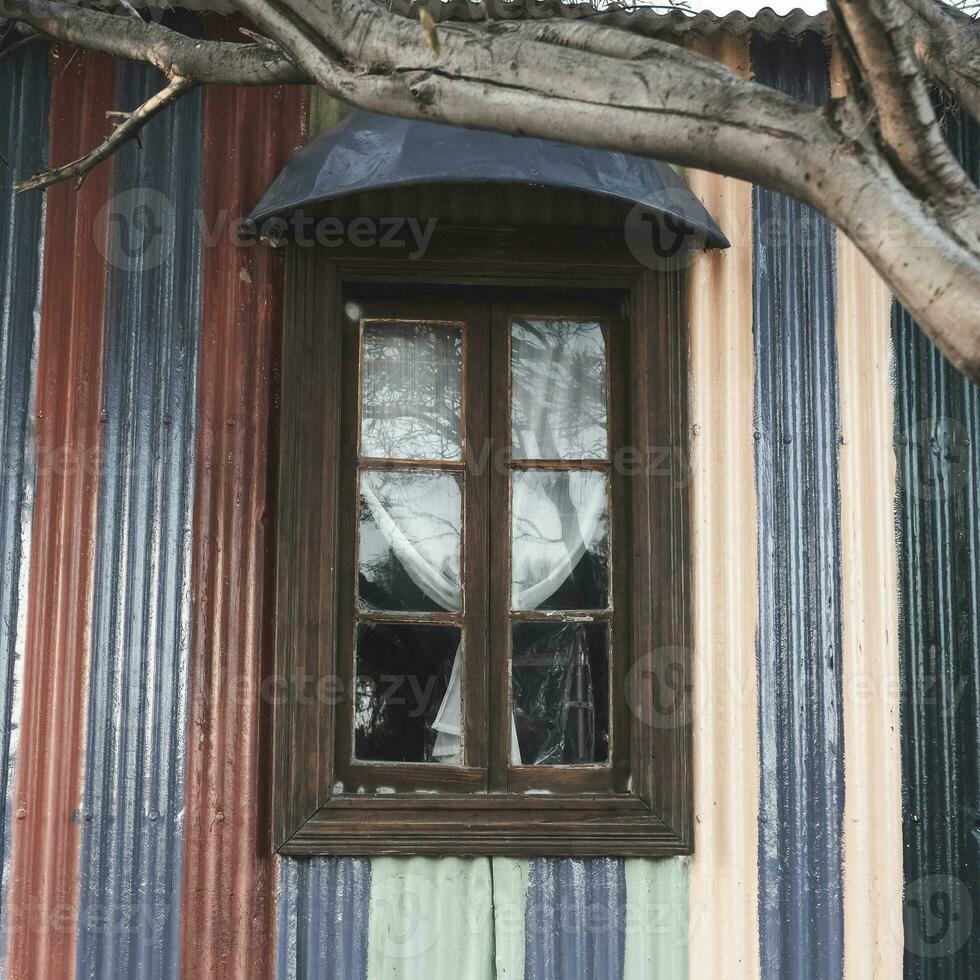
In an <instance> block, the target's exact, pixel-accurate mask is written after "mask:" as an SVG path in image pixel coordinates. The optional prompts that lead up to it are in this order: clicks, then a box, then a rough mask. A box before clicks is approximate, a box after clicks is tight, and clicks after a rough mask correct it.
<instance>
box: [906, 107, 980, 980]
mask: <svg viewBox="0 0 980 980" xmlns="http://www.w3.org/2000/svg"><path fill="white" fill-rule="evenodd" d="M944 121H945V123H946V125H947V127H948V137H949V141H950V143H951V145H952V146H953V148H954V149H955V150H956V152H957V154H958V156H959V158H960V160H961V161H962V162H963V164H964V168H965V169H966V170H967V172H968V173H969V174H970V175H971V176H972V178H973V180H974V181H980V125H978V124H976V123H975V122H972V121H971V120H970V119H969V118H968V117H967V116H966V115H965V114H962V113H957V112H950V111H949V110H948V109H947V111H946V112H944ZM892 337H893V342H894V347H895V448H896V454H897V457H898V496H897V516H898V554H899V563H898V567H899V597H900V606H899V609H900V611H899V652H900V660H899V664H900V671H901V682H902V683H901V717H902V797H903V799H902V803H903V818H904V827H903V831H904V839H905V908H904V913H905V915H904V920H905V922H904V924H905V976H906V977H907V978H910V980H912V978H915V980H939V978H942V980H966V978H972V977H976V976H978V975H980V931H978V929H977V926H976V922H977V916H978V914H980V817H978V814H980V390H978V389H977V387H976V386H975V385H973V384H971V383H970V382H969V381H967V380H966V379H965V378H963V377H962V376H961V375H960V374H958V373H957V371H956V370H955V369H954V368H952V367H951V366H950V365H949V363H948V362H947V361H946V360H945V359H944V358H943V357H942V355H941V354H940V353H939V352H938V351H937V350H936V348H935V347H934V346H933V344H932V343H931V342H930V341H929V340H928V338H927V337H926V336H925V334H923V333H922V332H921V331H920V330H919V328H918V327H917V326H916V324H915V323H914V321H913V320H912V318H911V317H910V316H909V315H908V313H907V312H906V311H905V310H903V309H902V308H901V307H900V306H898V304H896V305H895V306H894V308H893V312H892Z"/></svg>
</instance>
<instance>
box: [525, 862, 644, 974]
mask: <svg viewBox="0 0 980 980" xmlns="http://www.w3.org/2000/svg"><path fill="white" fill-rule="evenodd" d="M525 923H526V926H525V928H526V930H527V947H526V951H525V965H524V976H525V977H526V980H617V978H619V977H622V976H623V952H624V945H625V934H626V877H625V872H624V867H623V861H622V859H618V858H592V859H581V858H577V859H563V860H553V859H550V858H537V859H536V860H533V861H532V862H531V867H530V875H529V878H528V890H527V912H526V919H525Z"/></svg>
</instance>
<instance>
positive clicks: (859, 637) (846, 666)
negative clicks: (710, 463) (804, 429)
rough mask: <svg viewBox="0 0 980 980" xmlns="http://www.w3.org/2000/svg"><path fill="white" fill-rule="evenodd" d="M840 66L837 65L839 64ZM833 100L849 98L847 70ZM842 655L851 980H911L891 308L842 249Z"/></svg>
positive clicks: (876, 282) (848, 248) (885, 294)
mask: <svg viewBox="0 0 980 980" xmlns="http://www.w3.org/2000/svg"><path fill="white" fill-rule="evenodd" d="M835 54H836V53H835ZM831 92H832V94H833V95H834V96H841V95H843V94H844V85H843V81H842V77H841V73H840V64H839V60H838V59H837V58H836V57H834V58H832V61H831ZM837 282H838V302H837V356H838V360H839V372H840V414H841V429H842V434H843V438H844V441H843V445H842V446H841V453H840V500H841V505H840V510H841V514H840V517H841V591H842V608H843V617H844V623H843V635H844V649H843V661H842V668H843V672H844V684H843V689H844V977H845V980H875V978H881V980H892V978H894V977H900V976H901V975H902V960H903V932H902V915H901V908H902V887H903V869H902V758H901V744H900V725H899V677H898V570H897V558H896V552H895V516H894V515H895V453H894V449H893V432H892V406H893V392H892V384H891V308H892V297H891V293H890V292H889V291H888V289H887V288H886V286H885V285H884V283H883V282H882V281H881V279H879V277H878V275H877V273H876V272H875V271H874V270H873V269H872V268H871V266H870V265H869V264H868V262H867V261H866V260H865V258H864V257H863V256H862V255H861V253H860V252H859V251H858V250H857V248H855V247H854V245H852V244H851V242H850V241H849V240H848V239H847V238H846V237H845V236H844V235H843V234H840V233H839V234H838V237H837Z"/></svg>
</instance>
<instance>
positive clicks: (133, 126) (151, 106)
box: [14, 78, 198, 192]
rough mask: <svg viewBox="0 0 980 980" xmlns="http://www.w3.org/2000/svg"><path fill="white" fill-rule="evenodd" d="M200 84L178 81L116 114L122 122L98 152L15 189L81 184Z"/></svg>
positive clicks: (179, 79)
mask: <svg viewBox="0 0 980 980" xmlns="http://www.w3.org/2000/svg"><path fill="white" fill-rule="evenodd" d="M197 84H198V83H197V82H196V81H195V80H194V79H191V78H174V79H173V80H172V81H171V82H170V84H169V85H168V86H167V87H166V88H165V89H163V90H161V91H160V92H157V94H156V95H154V96H153V98H151V99H147V101H146V102H144V103H143V104H142V105H141V106H140V107H139V108H138V109H134V110H133V111H132V112H124V113H112V114H111V115H113V116H120V117H121V118H122V122H120V123H119V124H118V125H117V126H116V127H115V129H113V131H112V133H111V134H110V135H109V136H108V137H107V138H106V139H105V140H103V142H102V143H100V144H99V145H98V146H97V147H96V148H95V149H94V150H91V151H90V152H89V153H86V154H85V156H83V157H79V159H77V160H73V161H72V162H71V163H66V164H65V165H64V166H61V167H55V168H53V169H51V170H42V171H41V172H40V173H38V174H35V175H34V176H33V177H29V178H28V179H27V180H22V181H21V182H20V183H19V184H16V185H15V186H14V190H16V191H18V192H20V191H29V190H36V189H37V188H40V187H49V186H50V185H51V184H56V183H58V181H61V180H69V179H70V178H72V177H77V178H78V183H79V184H81V182H82V181H83V180H84V179H85V175H86V174H87V173H88V172H89V171H90V170H92V169H93V167H96V166H97V165H98V164H100V163H101V162H102V161H103V160H105V159H106V157H108V156H109V155H110V154H112V153H113V152H114V151H115V150H116V149H118V148H119V147H120V146H122V144H123V143H125V142H126V141H127V140H131V139H133V138H134V137H135V136H136V134H137V133H138V132H139V130H140V129H141V128H142V127H143V126H144V125H145V124H146V123H147V122H149V121H150V120H151V119H152V118H153V117H154V116H155V115H156V114H157V113H158V112H161V111H162V110H163V109H165V108H166V107H167V106H168V105H170V103H171V102H176V101H177V99H179V98H180V97H181V96H182V95H185V94H186V93H187V92H190V91H191V90H192V89H194V88H196V87H197Z"/></svg>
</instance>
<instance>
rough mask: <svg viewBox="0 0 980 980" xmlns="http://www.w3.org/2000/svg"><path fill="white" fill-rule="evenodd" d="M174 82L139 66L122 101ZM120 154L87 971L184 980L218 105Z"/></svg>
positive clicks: (99, 569)
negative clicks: (206, 131)
mask: <svg viewBox="0 0 980 980" xmlns="http://www.w3.org/2000/svg"><path fill="white" fill-rule="evenodd" d="M164 82H165V80H164V79H163V77H162V76H161V75H160V74H159V73H158V72H156V71H155V70H152V69H148V68H146V67H144V66H139V65H136V64H134V63H127V62H124V63H121V64H120V65H119V68H118V77H117V83H116V103H117V105H118V106H119V107H120V108H122V109H128V108H132V107H135V106H137V105H139V104H141V103H142V102H144V101H145V100H146V99H147V98H149V97H150V95H151V94H152V93H154V92H156V91H158V90H159V89H160V87H161V86H162V84H164ZM141 143H142V146H139V145H137V144H136V143H130V144H128V145H126V146H125V147H123V148H122V149H121V150H120V151H119V152H118V154H117V155H116V157H115V161H114V163H115V171H114V182H113V193H114V196H113V200H112V205H111V209H112V219H111V237H110V241H109V256H110V260H111V262H112V267H111V269H110V273H109V287H108V294H107V309H106V341H105V344H106V349H105V364H104V368H103V395H102V423H103V427H102V428H103V433H104V435H103V457H102V468H101V473H100V486H99V519H98V530H97V538H96V572H95V593H94V598H93V625H92V654H91V666H90V672H89V694H88V702H89V703H88V725H87V744H86V757H85V788H84V795H83V803H82V806H83V812H82V820H83V824H82V826H83V832H82V861H81V883H80V890H81V894H80V909H79V937H78V974H79V976H81V977H89V978H92V980H99V978H102V977H110V976H112V977H126V978H133V980H135V978H138V977H147V978H149V977H176V976H177V968H178V962H179V940H178V936H179V923H180V883H181V862H182V857H183V833H182V822H183V802H184V800H183V780H184V769H185V763H186V738H187V732H186V725H187V716H186V701H187V691H186V687H187V661H188V650H189V645H190V644H189V637H190V575H189V572H190V523H191V501H192V499H193V498H192V492H193V477H194V471H193V466H194V394H195V388H196V381H197V347H198V336H199V331H200V319H201V316H200V267H201V241H200V223H199V221H198V220H197V219H198V216H199V214H200V194H201V182H200V159H201V100H200V94H199V93H192V94H191V95H190V96H188V97H187V98H185V99H183V100H182V101H181V102H179V103H178V104H177V106H176V107H174V108H173V109H172V110H170V111H168V112H166V113H163V114H162V115H160V116H158V117H157V118H156V119H154V120H153V121H152V122H151V123H150V124H149V125H148V126H147V127H146V128H145V129H144V130H143V131H142V133H141Z"/></svg>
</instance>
